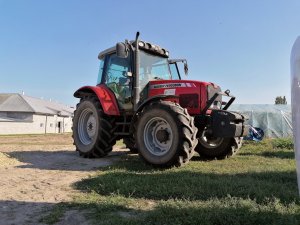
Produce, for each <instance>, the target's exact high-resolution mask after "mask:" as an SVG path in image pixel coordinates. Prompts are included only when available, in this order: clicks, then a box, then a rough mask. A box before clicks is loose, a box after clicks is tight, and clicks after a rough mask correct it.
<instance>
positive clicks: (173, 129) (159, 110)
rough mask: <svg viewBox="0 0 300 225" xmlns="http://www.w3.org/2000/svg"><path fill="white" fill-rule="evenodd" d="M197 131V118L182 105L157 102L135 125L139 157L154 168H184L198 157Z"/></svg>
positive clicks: (144, 111) (149, 106)
mask: <svg viewBox="0 0 300 225" xmlns="http://www.w3.org/2000/svg"><path fill="white" fill-rule="evenodd" d="M151 128H152V130H151ZM197 130H198V129H197V128H196V127H195V125H194V118H193V117H191V116H190V115H189V114H188V112H187V110H186V109H183V108H182V107H181V106H180V105H179V104H176V103H173V102H168V101H159V102H153V103H151V104H150V105H148V106H146V107H145V108H144V109H143V110H142V112H141V113H140V114H139V116H138V121H137V123H136V124H135V140H136V145H137V148H138V150H139V155H140V157H141V158H142V159H143V160H144V161H146V162H147V163H149V164H151V165H154V166H159V167H171V166H181V165H183V164H185V163H187V162H188V161H189V160H190V159H191V158H192V156H193V155H194V149H195V147H196V145H197V142H198V141H197V137H196V134H197ZM154 133H155V134H154Z"/></svg>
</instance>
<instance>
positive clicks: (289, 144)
mask: <svg viewBox="0 0 300 225" xmlns="http://www.w3.org/2000/svg"><path fill="white" fill-rule="evenodd" d="M272 145H273V148H278V149H294V142H293V139H292V138H277V139H274V140H272Z"/></svg>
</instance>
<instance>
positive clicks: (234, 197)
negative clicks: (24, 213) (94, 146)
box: [49, 140, 300, 225]
mask: <svg viewBox="0 0 300 225" xmlns="http://www.w3.org/2000/svg"><path fill="white" fill-rule="evenodd" d="M287 142H288V141H287V140H265V141H263V142H259V143H256V142H245V144H244V146H243V147H242V149H241V150H240V153H239V154H238V155H237V156H235V157H233V158H230V159H226V160H222V161H217V160H213V161H201V160H200V157H197V156H195V157H194V158H193V159H192V161H191V162H190V163H189V164H188V165H186V166H184V167H181V168H171V169H167V170H158V169H153V168H152V167H150V166H147V165H145V164H144V163H143V162H141V160H140V159H139V158H138V156H136V155H127V156H124V157H123V158H122V160H121V161H120V162H118V163H117V164H115V165H113V166H110V167H107V168H104V169H103V168H102V169H100V170H99V171H98V173H97V175H95V176H93V177H90V178H88V179H85V180H82V181H81V182H78V183H76V184H74V188H76V189H78V190H80V191H81V194H80V195H78V196H77V197H76V198H75V199H74V201H73V202H72V203H71V204H69V205H68V207H62V206H61V205H60V206H59V207H60V209H62V208H63V210H67V209H68V208H70V207H71V208H72V207H73V208H77V209H84V210H85V211H89V212H90V213H89V214H88V215H87V218H90V219H91V221H92V222H93V223H94V224H120V225H123V224H124V225H125V224H144V225H148V224H149V225H150V224H161V225H163V224H175V225H177V224H178V225H179V224H191V225H193V224H195V225H196V224H202V225H210V224H213V225H222V224H232V225H242V224H243V225H248V224H249V225H250V224H255V225H260V224H278V225H289V224H291V225H299V224H300V199H299V197H298V190H297V180H296V171H295V160H294V152H293V150H292V149H291V145H290V144H285V143H287ZM290 142H291V140H290ZM278 143H279V144H278ZM281 143H284V144H281ZM57 212H58V211H57V210H54V211H53V215H56V219H59V215H60V214H59V213H57ZM53 215H52V214H50V215H49V216H50V217H49V218H51V216H52V219H53V218H55V216H54V217H53ZM54 221H55V220H54Z"/></svg>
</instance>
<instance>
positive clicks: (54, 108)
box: [0, 94, 74, 116]
mask: <svg viewBox="0 0 300 225" xmlns="http://www.w3.org/2000/svg"><path fill="white" fill-rule="evenodd" d="M0 112H33V113H38V114H46V115H61V116H72V115H73V112H74V109H73V108H71V107H69V106H66V105H63V104H60V103H57V102H51V101H46V100H43V99H39V98H34V97H30V96H26V95H20V94H0Z"/></svg>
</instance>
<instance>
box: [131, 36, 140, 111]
mask: <svg viewBox="0 0 300 225" xmlns="http://www.w3.org/2000/svg"><path fill="white" fill-rule="evenodd" d="M139 36H140V32H136V36H135V51H134V71H135V76H134V83H133V109H134V111H135V112H136V111H137V109H138V104H139V101H140V56H139Z"/></svg>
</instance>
